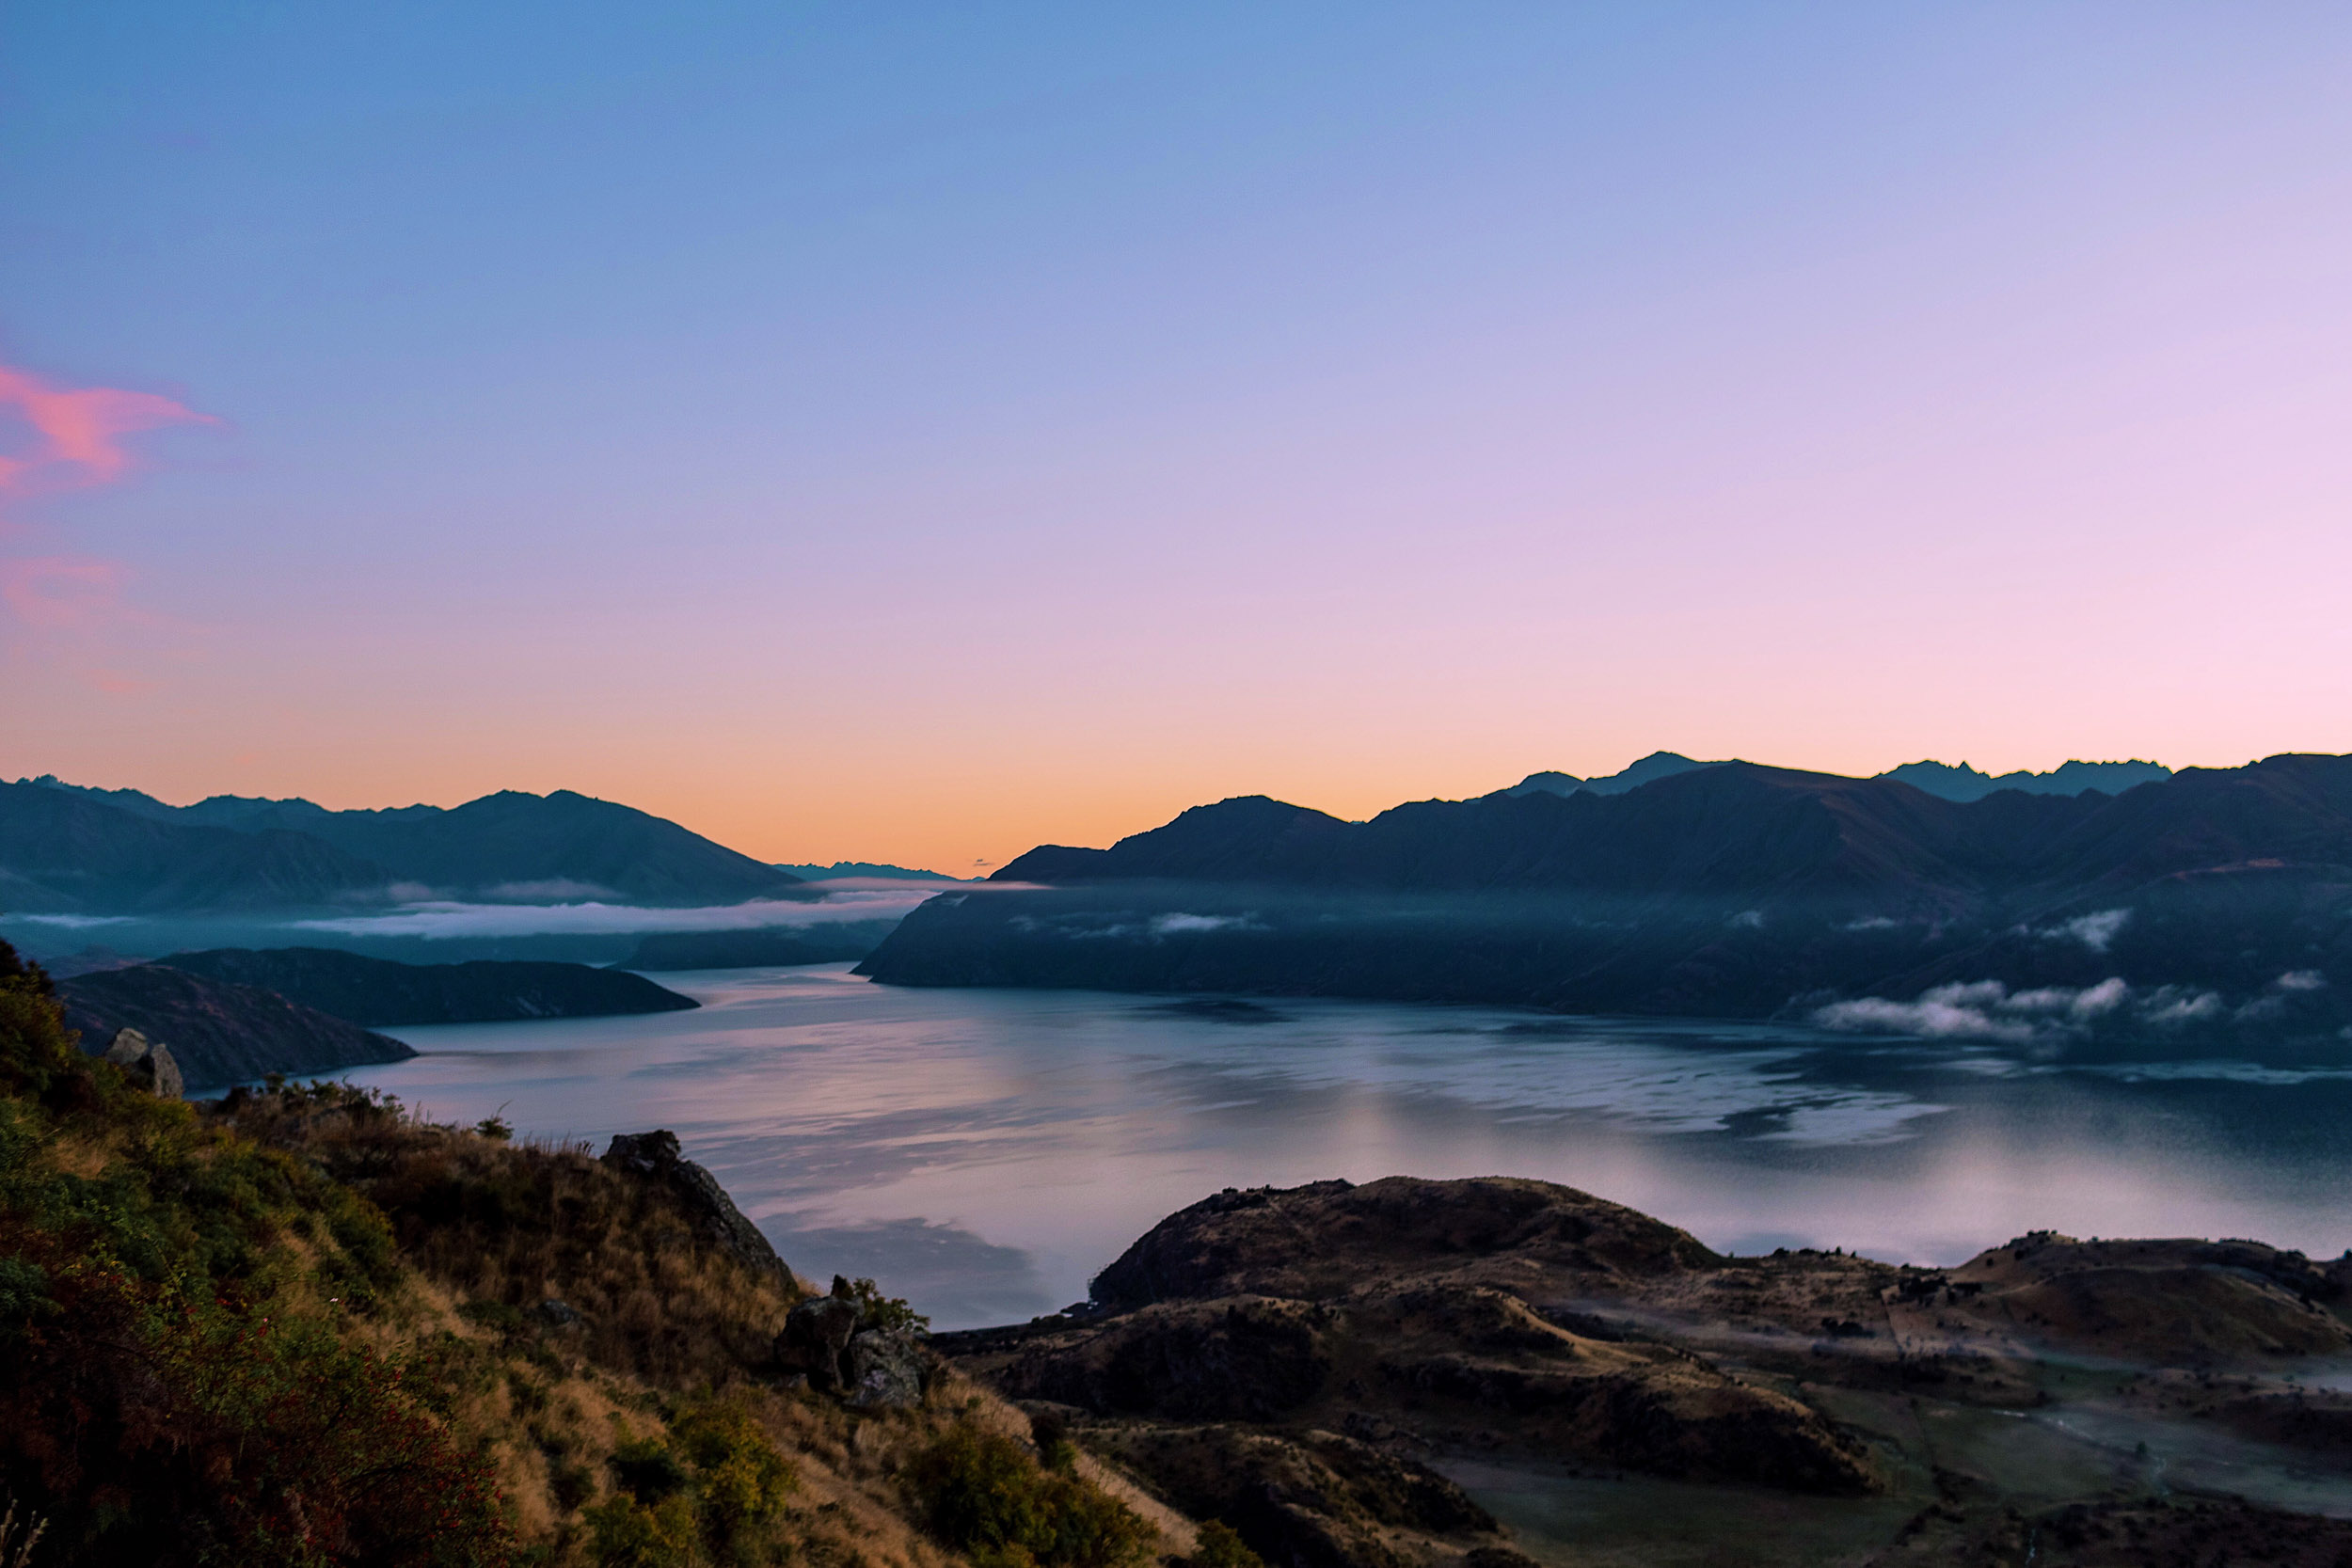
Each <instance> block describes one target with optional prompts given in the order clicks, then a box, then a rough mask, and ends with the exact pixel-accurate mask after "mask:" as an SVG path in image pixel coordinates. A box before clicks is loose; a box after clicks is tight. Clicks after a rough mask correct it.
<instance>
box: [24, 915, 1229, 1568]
mask: <svg viewBox="0 0 2352 1568" xmlns="http://www.w3.org/2000/svg"><path fill="white" fill-rule="evenodd" d="M47 990H48V986H47V981H46V979H45V977H44V976H42V975H41V974H40V973H39V972H38V971H28V970H26V969H24V968H23V967H22V966H21V965H20V964H19V963H18V962H17V959H16V958H15V955H14V954H13V953H10V952H8V950H7V949H6V947H5V946H4V945H0V1556H4V1557H5V1560H7V1561H8V1563H9V1564H10V1565H11V1568H19V1565H22V1568H42V1565H45V1564H50V1563H56V1564H68V1563H71V1564H74V1565H76V1568H85V1565H87V1568H196V1565H199V1564H215V1563H234V1564H237V1565H239V1568H329V1565H336V1564H350V1565H355V1568H357V1565H366V1568H524V1565H531V1568H616V1565H621V1564H628V1565H633V1568H717V1565H720V1564H730V1565H749V1564H776V1565H781V1564H786V1563H792V1564H813V1565H829V1568H852V1565H856V1564H865V1565H867V1568H958V1565H961V1564H964V1563H974V1564H975V1568H977V1564H978V1563H980V1562H985V1563H987V1564H990V1565H991V1568H997V1565H1002V1564H1007V1563H1009V1562H1013V1561H1018V1562H1021V1563H1024V1564H1029V1563H1034V1564H1036V1565H1037V1568H1144V1565H1145V1564H1148V1563H1149V1562H1150V1561H1151V1560H1152V1555H1153V1553H1154V1551H1155V1550H1157V1551H1162V1552H1190V1551H1194V1550H1197V1549H1198V1540H1199V1537H1198V1534H1197V1532H1196V1528H1195V1527H1194V1526H1193V1524H1192V1523H1191V1522H1190V1521H1188V1520H1185V1519H1184V1518H1182V1517H1180V1516H1178V1515H1176V1514H1174V1513H1171V1512H1170V1511H1168V1510H1167V1509H1166V1508H1165V1507H1163V1506H1161V1505H1159V1504H1157V1503H1156V1502H1154V1501H1152V1499H1150V1498H1148V1497H1143V1496H1142V1495H1141V1494H1140V1493H1138V1492H1136V1490H1135V1489H1134V1488H1133V1487H1132V1486H1131V1485H1129V1484H1127V1483H1125V1482H1123V1481H1120V1480H1119V1479H1118V1478H1116V1477H1114V1476H1111V1475H1109V1474H1108V1473H1107V1472H1105V1471H1104V1469H1103V1468H1102V1466H1101V1465H1099V1464H1097V1463H1095V1462H1093V1461H1091V1460H1089V1459H1087V1458H1085V1457H1083V1456H1080V1455H1078V1454H1076V1453H1075V1452H1074V1451H1073V1450H1071V1449H1068V1448H1067V1447H1066V1446H1064V1447H1062V1448H1059V1449H1054V1448H1050V1447H1046V1446H1043V1445H1038V1444H1033V1443H1031V1442H1030V1441H1028V1440H1027V1433H1028V1425H1027V1422H1026V1421H1025V1419H1024V1418H1022V1417H1021V1416H1020V1415H1019V1414H1018V1413H1016V1412H1014V1411H1012V1410H1010V1409H1009V1408H1008V1407H1006V1406H1005V1405H1004V1404H1003V1403H1002V1402H999V1401H997V1400H995V1399H994V1398H993V1396H991V1395H989V1394H987V1393H986V1392H985V1391H983V1390H981V1389H979V1388H977V1387H975V1386H972V1385H970V1384H968V1383H966V1382H965V1381H963V1380H962V1379H961V1378H960V1377H959V1376H957V1375H956V1374H955V1373H954V1372H952V1371H950V1370H946V1369H944V1368H939V1367H936V1366H933V1365H930V1358H929V1357H928V1355H926V1354H925V1353H924V1352H923V1350H922V1348H921V1345H920V1343H919V1336H918V1335H916V1334H915V1333H914V1332H913V1331H912V1329H911V1327H910V1321H911V1320H910V1315H909V1314H908V1312H907V1309H906V1307H905V1304H904V1303H903V1302H894V1301H891V1300H889V1299H887V1298H885V1297H883V1296H882V1295H881V1294H879V1292H877V1291H875V1290H874V1288H873V1286H872V1284H871V1282H870V1281H861V1282H859V1283H858V1284H857V1285H856V1286H852V1285H850V1282H848V1281H836V1288H835V1291H834V1294H833V1295H831V1296H828V1297H819V1298H818V1299H816V1300H814V1301H809V1300H807V1299H805V1298H807V1297H808V1295H809V1289H808V1287H807V1286H806V1285H805V1284H804V1283H803V1282H801V1281H800V1280H798V1279H796V1278H795V1277H794V1276H793V1275H791V1274H790V1273H789V1271H788V1270H787V1269H786V1268H785V1267H784V1266H783V1264H782V1263H781V1262H780V1261H779V1260H778V1259H776V1257H775V1255H774V1253H773V1252H772V1251H771V1250H770V1249H769V1248H768V1247H767V1244H766V1243H764V1242H763V1241H761V1240H759V1238H758V1236H757V1233H756V1232H755V1231H754V1230H752V1228H751V1227H749V1225H748V1223H747V1222H745V1221H744V1220H743V1218H742V1216H741V1215H740V1214H739V1213H737V1212H736V1211H735V1208H734V1205H733V1204H732V1203H731V1202H729V1201H728V1200H727V1198H726V1196H725V1195H724V1194H723V1192H721V1191H720V1190H719V1189H718V1187H717V1184H716V1183H715V1182H712V1181H711V1180H710V1178H709V1176H708V1173H707V1172H705V1171H703V1170H702V1169H701V1167H699V1166H697V1165H695V1164H692V1163H691V1161H685V1160H682V1159H680V1158H678V1157H677V1154H676V1145H675V1140H674V1139H671V1138H670V1137H669V1136H668V1134H666V1133H654V1134H647V1135H644V1136H641V1137H635V1138H618V1139H615V1140H614V1141H613V1147H612V1148H611V1149H609V1150H608V1151H607V1152H606V1153H605V1155H604V1156H603V1157H601V1158H598V1157H596V1156H595V1155H594V1154H593V1153H592V1152H591V1151H590V1150H589V1149H587V1148H582V1147H578V1146H563V1147H539V1148H527V1147H525V1148H518V1147H516V1146H515V1145H513V1144H512V1143H511V1142H509V1141H508V1140H507V1139H506V1137H505V1135H504V1130H503V1128H502V1127H501V1126H500V1125H498V1124H495V1123H489V1124H485V1126H484V1127H483V1128H482V1129H478V1130H474V1131H470V1132H469V1131H466V1130H462V1129H458V1128H453V1127H437V1126H433V1125H429V1124H426V1123H423V1122H421V1121H420V1120H418V1119H417V1118H416V1117H413V1116H411V1115H409V1114H408V1113H406V1112H405V1111H403V1110H401V1109H400V1108H399V1107H398V1106H396V1105H393V1104H391V1103H389V1102H386V1101H380V1100H378V1099H376V1098H374V1097H373V1096H371V1095H367V1094H363V1093H360V1092H358V1091H355V1090H350V1089H347V1088H344V1087H342V1085H312V1086H311V1087H310V1088H308V1089H299V1088H288V1089H283V1090H278V1091H274V1092H270V1093H264V1094H238V1095H232V1096H230V1098H229V1099H228V1100H227V1101H222V1102H220V1103H218V1104H215V1105H213V1106H209V1107H202V1108H199V1107H197V1106H192V1105H188V1104H184V1103H181V1102H176V1101H160V1100H157V1099H156V1098H154V1097H152V1096H151V1095H149V1094H147V1093H145V1092H143V1091H141V1090H140V1089H138V1088H136V1087H135V1085H133V1084H132V1083H131V1081H130V1080H129V1079H127V1078H126V1077H125V1076H124V1074H123V1073H122V1072H121V1071H119V1069H116V1068H115V1067H114V1066H112V1065H110V1064H108V1063H104V1062H100V1061H95V1060H93V1059H91V1058H89V1057H87V1056H85V1055H83V1054H82V1053H80V1052H79V1051H77V1050H75V1049H74V1047H73V1044H72V1037H71V1036H70V1035H69V1034H68V1033H67V1032H66V1031H65V1030H64V1029H63V1028H62V1027H61V1024H60V1021H59V1018H58V1015H57V1010H56V1004H55V1002H54V1000H53V999H51V998H50V997H49V996H48V995H47ZM796 1307H798V1308H799V1310H796ZM812 1321H818V1322H822V1323H826V1324H829V1325H832V1327H833V1328H834V1329H837V1330H838V1331H839V1332H840V1334H841V1336H842V1337H843V1338H846V1339H847V1340H849V1341H850V1344H851V1345H852V1346H853V1347H854V1346H873V1345H881V1346H884V1347H886V1348H887V1351H888V1354H891V1355H892V1356H894V1357H896V1358H897V1362H898V1367H897V1370H898V1373H899V1374H900V1375H899V1376H898V1380H897V1381H896V1382H895V1383H894V1384H892V1386H889V1387H887V1388H885V1389H882V1390H881V1391H880V1392H879V1393H872V1392H870V1391H869V1390H867V1389H866V1388H865V1387H863V1386H860V1387H857V1388H850V1389H842V1388H834V1389H831V1390H820V1389H818V1388H817V1387H815V1386H812V1384H811V1380H810V1379H809V1378H808V1377H807V1376H806V1375H805V1374H803V1373H797V1372H794V1371H793V1370H790V1369H789V1368H788V1367H787V1365H786V1364H785V1359H784V1357H783V1355H782V1354H780V1349H781V1347H780V1340H781V1341H783V1342H784V1343H785V1344H791V1343H797V1342H798V1341H799V1339H801V1338H805V1337H806V1336H805V1335H796V1334H795V1333H794V1328H795V1324H796V1323H803V1324H805V1323H808V1322H812ZM876 1354H881V1353H880V1352H877V1353H876ZM28 1538H29V1539H28ZM1014 1553H1018V1554H1019V1555H1018V1556H1017V1557H1016V1556H1014V1555H1013V1554H1014ZM1215 1561H1216V1563H1217V1564H1218V1565H1219V1568H1252V1564H1251V1560H1248V1559H1247V1556H1246V1554H1243V1555H1242V1556H1241V1557H1235V1556H1232V1555H1231V1554H1229V1555H1227V1556H1226V1557H1223V1558H1220V1559H1215Z"/></svg>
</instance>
